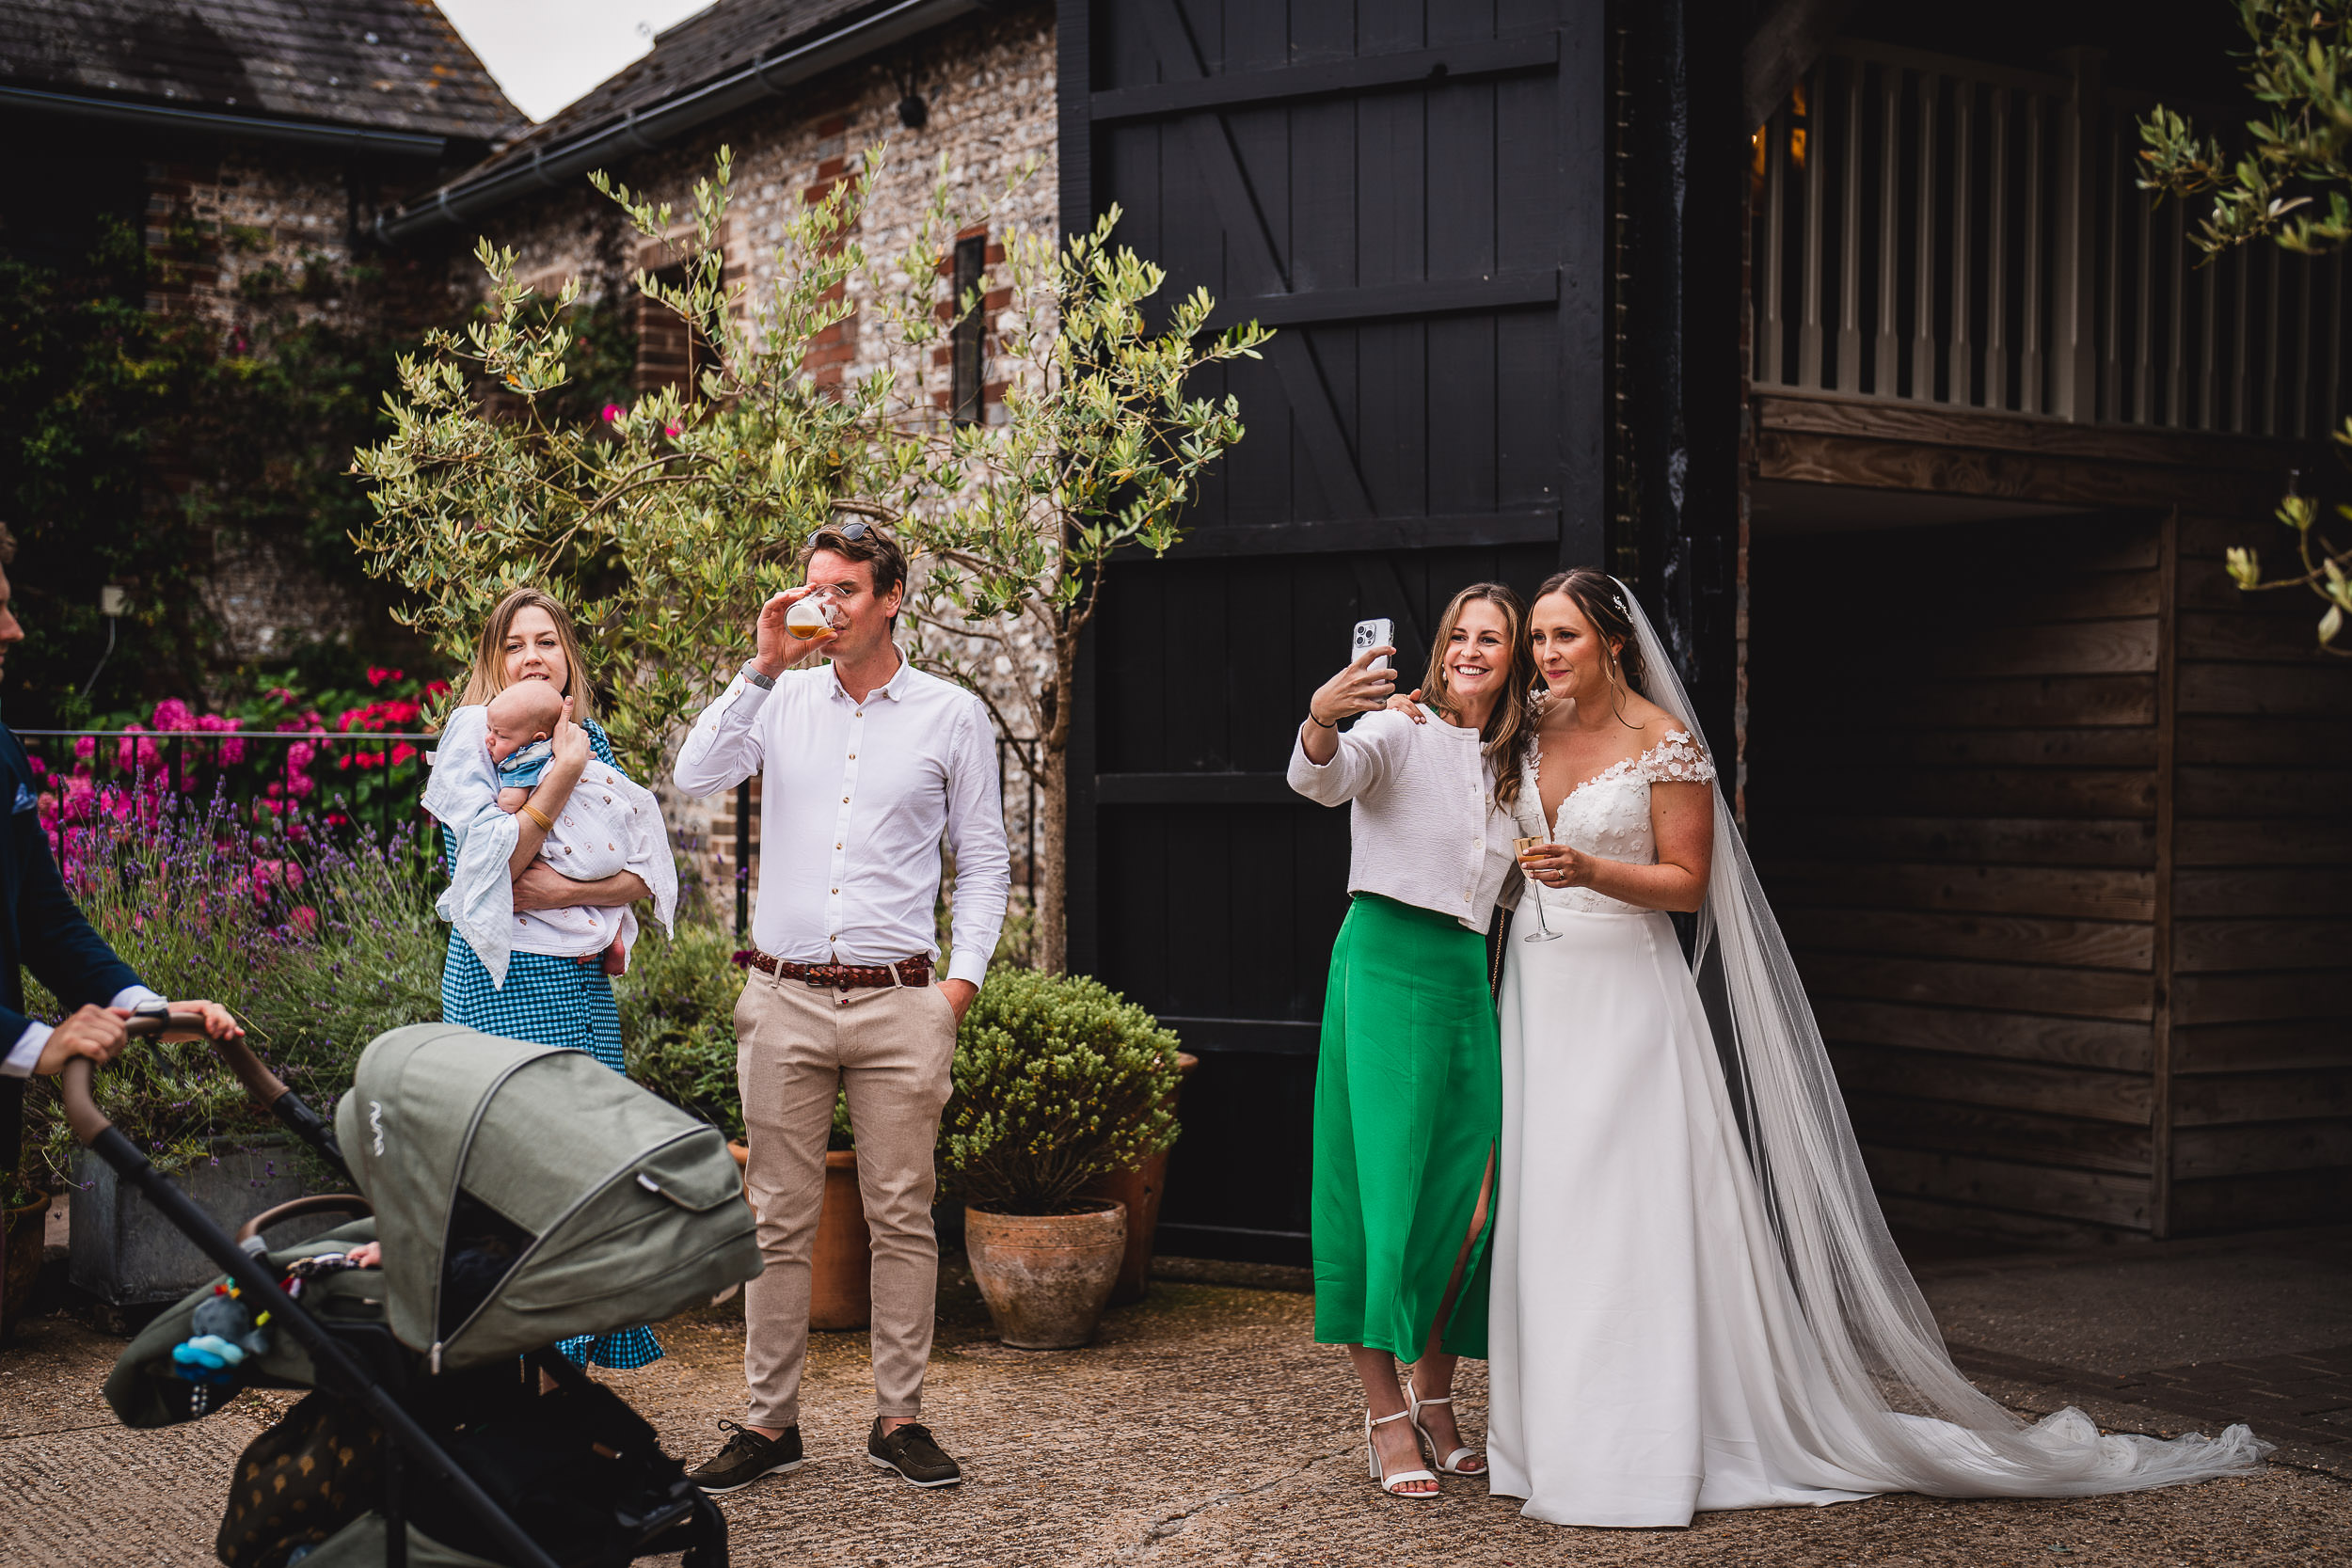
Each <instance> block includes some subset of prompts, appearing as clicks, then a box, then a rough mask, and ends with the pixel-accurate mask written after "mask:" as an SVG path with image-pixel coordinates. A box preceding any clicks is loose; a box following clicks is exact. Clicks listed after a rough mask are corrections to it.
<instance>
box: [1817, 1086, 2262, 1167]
mask: <svg viewBox="0 0 2352 1568" xmlns="http://www.w3.org/2000/svg"><path fill="white" fill-rule="evenodd" d="M1846 1111H1847V1114H1848V1115H1849V1116H1850V1117H1852V1119H1853V1127H1854V1135H1855V1136H1856V1137H1857V1138H1859V1139H1861V1140H1862V1141H1863V1142H1864V1143H1867V1144H1877V1145H1881V1146H1883V1147H1889V1148H1918V1149H1932V1150H1936V1151H1938V1152H1942V1153H1948V1154H1975V1155H1983V1156H1987V1157H1990V1158H1993V1159H1996V1160H2011V1161H2018V1162H2022V1163H2025V1164H2047V1163H2048V1162H2049V1160H2050V1157H2051V1154H2052V1152H2053V1151H2054V1150H2063V1151H2064V1158H2065V1160H2066V1162H2067V1164H2069V1166H2071V1167H2073V1168H2074V1169H2078V1170H2101V1171H2114V1172H2118V1173H2120V1174H2122V1175H2127V1176H2137V1175H2141V1174H2144V1173H2145V1172H2146V1171H2147V1169H2148V1160H2149V1135H2148V1129H2147V1127H2146V1125H2145V1124H2144V1123H2143V1124H2141V1125H2138V1126H2133V1125H2129V1124H2126V1123H2122V1122H2114V1121H2091V1120H2086V1119H2084V1118H2082V1117H2066V1116H2048V1115H2044V1114H2042V1113H2041V1112H2036V1111H2019V1110H2011V1109H2004V1108H1999V1107H1990V1106H1981V1105H1963V1104H1955V1103H1953V1102H1951V1101H1943V1100H1916V1099H1910V1098H1906V1097H1904V1096H1900V1095H1885V1094H1878V1093H1874V1092H1872V1091H1870V1090H1868V1089H1863V1088H1857V1087H1855V1086H1854V1085H1846ZM2216 1174H2217V1173H2216Z"/></svg>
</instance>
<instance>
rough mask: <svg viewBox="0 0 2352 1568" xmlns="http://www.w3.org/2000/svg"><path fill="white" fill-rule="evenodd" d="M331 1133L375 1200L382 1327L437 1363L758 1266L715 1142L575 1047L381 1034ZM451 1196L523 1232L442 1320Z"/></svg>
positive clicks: (425, 1030)
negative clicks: (496, 1274) (460, 1314)
mask: <svg viewBox="0 0 2352 1568" xmlns="http://www.w3.org/2000/svg"><path fill="white" fill-rule="evenodd" d="M335 1132H336V1136H337V1137H338V1138H339V1139H340V1140H341V1142H342V1149H343V1157H344V1159H345V1160H346V1161H347V1162H348V1163H349V1164H350V1166H351V1172H352V1176H353V1178H354V1179H355V1180H357V1181H358V1184H359V1190H360V1192H361V1193H362V1194H363V1195H365V1196H366V1197H367V1198H368V1200H369V1201H370V1202H371V1203H373V1205H374V1206H375V1220H376V1236H377V1238H378V1239H379V1240H380V1241H381V1242H382V1243H383V1246H384V1275H385V1299H386V1305H387V1307H388V1309H389V1322H390V1326H391V1330H392V1333H393V1334H394V1335H396V1336H397V1337H398V1338H400V1339H401V1341H402V1342H403V1343H405V1344H407V1345H410V1346H412V1347H414V1348H416V1349H418V1350H422V1351H428V1352H429V1353H430V1354H431V1355H432V1357H433V1366H434V1367H435V1368H436V1370H442V1369H446V1370H458V1369H461V1368H465V1367H472V1366H480V1365H482V1364H484V1363H485V1362H489V1361H494V1360H498V1359H500V1358H501V1357H505V1356H511V1355H516V1354H522V1353H523V1352H526V1351H532V1350H538V1349H540V1348H542V1347H545V1346H547V1345H549V1344H552V1343H554V1342H555V1341H556V1340H558V1339H564V1338H570V1337H572V1336H574V1335H579V1334H607V1333H611V1332H612V1331H614V1330H616V1329H621V1328H627V1327H628V1326H630V1325H631V1324H635V1323H651V1322H653V1321H655V1320H657V1319H660V1318H664V1317H667V1316H669V1315H670V1314H671V1313H673V1312H676V1311H679V1310H681V1309H683V1308H685V1307H691V1306H693V1305H695V1304H697V1303H699V1302H703V1301H707V1300H708V1299H709V1298H710V1297H712V1296H713V1295H716V1294H717V1293H719V1292H720V1291H723V1290H725V1289H726V1288H727V1287H729V1286H731V1285H737V1284H740V1283H741V1282H742V1281H744V1280H746V1279H749V1278H751V1277H752V1276H753V1275H756V1274H758V1273H759V1270H760V1258H759V1247H758V1243H757V1242H756V1241H755V1238H754V1234H753V1228H754V1225H753V1217H752V1212H751V1209H750V1206H749V1205H747V1204H745V1203H744V1202H743V1201H742V1191H743V1183H742V1177H741V1175H740V1174H739V1172H738V1171H737V1169H736V1164H735V1160H734V1157H733V1156H732V1155H730V1154H729V1153H728V1152H727V1147H726V1139H725V1137H724V1136H723V1134H721V1133H720V1132H719V1131H718V1129H716V1128H714V1127H711V1126H709V1125H708V1124H707V1123H705V1122H701V1121H697V1120H695V1119H694V1118H693V1117H690V1116H688V1115H687V1114H686V1113H685V1112H683V1111H681V1110H679V1109H677V1107H675V1106H674V1105H672V1104H670V1103H669V1102H668V1101H664V1100H661V1099H660V1098H658V1097H656V1096H654V1095H652V1094H648V1093H647V1092H646V1091H644V1089H641V1088H639V1087H638V1086H637V1085H634V1084H631V1083H630V1082H629V1081H628V1079H627V1078H625V1077H623V1076H622V1075H621V1074H619V1073H617V1072H614V1071H613V1070H612V1069H611V1068H608V1067H606V1066H605V1065H604V1064H603V1063H601V1062H599V1061H597V1060H596V1058H595V1057H593V1056H590V1055H588V1054H586V1053H582V1052H579V1051H567V1050H562V1049H558V1048H553V1047H548V1046H544V1045H532V1044H530V1043H529V1042H527V1041H523V1040H510V1039H501V1038H500V1037H497V1036H495V1035H485V1034H481V1033H479V1032H477V1031H475V1030H472V1029H467V1028H463V1027H460V1026H459V1025H457V1024H453V1023H418V1024H411V1025H409V1026H408V1027H407V1028H405V1029H394V1030H392V1031H391V1032H390V1033H389V1034H386V1035H382V1036H379V1037H377V1038H376V1040H375V1041H374V1043H373V1044H372V1045H370V1046H369V1047H368V1048H367V1050H366V1051H365V1052H364V1053H361V1055H360V1057H359V1066H358V1073H357V1074H356V1076H355V1077H354V1079H353V1083H352V1087H351V1092H350V1093H348V1094H346V1095H344V1096H343V1098H342V1103H341V1104H340V1105H338V1106H337V1107H336V1111H335ZM461 1196H470V1197H471V1198H472V1199H473V1200H474V1202H475V1203H478V1204H480V1205H481V1206H483V1207H485V1208H486V1209H488V1210H489V1211H491V1212H493V1213H495V1214H496V1215H498V1216H500V1217H501V1218H502V1219H503V1220H505V1221H507V1222H509V1223H510V1224H511V1225H512V1226H513V1227H516V1230H518V1231H520V1232H521V1233H522V1236H523V1237H524V1238H525V1239H524V1240H523V1241H522V1242H521V1243H519V1244H518V1248H517V1250H516V1254H515V1256H514V1258H513V1260H512V1261H511V1263H506V1264H505V1273H504V1275H503V1277H501V1278H500V1279H499V1281H498V1283H497V1285H496V1286H495V1287H494V1288H492V1289H491V1290H490V1291H489V1293H488V1295H487V1297H486V1298H485V1300H484V1301H483V1302H482V1304H481V1305H480V1306H479V1307H475V1308H474V1309H473V1310H472V1311H471V1312H469V1314H467V1316H466V1317H465V1319H464V1321H463V1322H450V1323H444V1322H443V1321H442V1317H443V1295H444V1286H445V1280H446V1278H447V1273H448V1271H447V1268H446V1264H447V1262H448V1255H449V1253H450V1251H451V1249H452V1247H453V1245H458V1246H462V1245H463V1244H464V1243H465V1239H464V1238H462V1237H461V1238H456V1239H454V1240H453V1237H452V1235H451V1224H452V1221H453V1218H455V1217H456V1216H457V1214H458V1213H459V1212H460V1202H461Z"/></svg>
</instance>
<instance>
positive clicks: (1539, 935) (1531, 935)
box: [1511, 838, 1560, 942]
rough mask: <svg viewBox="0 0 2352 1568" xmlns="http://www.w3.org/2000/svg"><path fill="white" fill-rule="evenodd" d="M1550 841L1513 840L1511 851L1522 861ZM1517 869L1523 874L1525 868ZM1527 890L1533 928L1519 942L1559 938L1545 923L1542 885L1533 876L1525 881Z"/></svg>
mask: <svg viewBox="0 0 2352 1568" xmlns="http://www.w3.org/2000/svg"><path fill="white" fill-rule="evenodd" d="M1550 843H1551V841H1550V840H1549V839H1547V838H1515V839H1513V840H1512V841H1511V849H1512V852H1513V853H1515V854H1517V855H1518V856H1519V857H1520V859H1521V860H1522V861H1524V860H1525V858H1526V857H1527V856H1529V855H1532V854H1534V852H1535V851H1536V850H1538V849H1542V848H1545V847H1549V845H1550ZM1519 869H1520V870H1521V871H1522V872H1524V871H1526V869H1527V868H1526V866H1525V865H1524V864H1522V865H1521V866H1520V867H1519ZM1527 890H1528V892H1529V893H1530V894H1532V895H1534V899H1535V928H1534V930H1532V931H1530V932H1528V933H1527V935H1525V936H1523V937H1521V938H1519V940H1520V941H1521V942H1551V941H1554V940H1555V939H1557V938H1558V937H1559V935H1560V933H1559V932H1557V931H1555V930H1553V929H1552V928H1551V927H1550V926H1549V925H1548V924H1546V923H1545V920H1544V887H1543V884H1542V883H1541V882H1538V881H1537V880H1536V879H1534V877H1533V876H1530V877H1529V878H1528V879H1527Z"/></svg>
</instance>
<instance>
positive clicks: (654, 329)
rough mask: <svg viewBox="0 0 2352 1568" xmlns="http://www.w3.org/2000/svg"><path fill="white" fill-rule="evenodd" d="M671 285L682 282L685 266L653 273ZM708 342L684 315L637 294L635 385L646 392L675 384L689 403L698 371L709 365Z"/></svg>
mask: <svg viewBox="0 0 2352 1568" xmlns="http://www.w3.org/2000/svg"><path fill="white" fill-rule="evenodd" d="M654 277H655V278H656V279H657V280H658V281H660V282H662V283H667V284H669V285H671V286H672V287H674V288H683V287H685V285H686V281H687V277H686V269H685V268H684V267H683V266H674V267H668V268H665V269H663V270H662V271H660V272H658V273H656V274H655V275H654ZM711 361H712V356H711V353H710V348H709V345H708V344H707V342H705V341H703V336H702V334H701V333H700V332H697V331H695V330H694V329H693V328H692V327H691V326H690V325H688V324H687V320H686V318H685V317H684V316H681V315H679V314H678V313H677V312H676V311H675V310H673V309H670V308H669V307H668V306H666V305H663V304H660V302H658V301H656V300H653V299H649V298H647V297H646V296H645V295H644V294H642V293H641V294H639V295H638V296H637V374H636V378H635V379H636V383H637V389H638V390H639V391H641V392H650V391H653V390H655V389H657V388H662V387H675V388H678V390H680V391H681V392H683V393H685V394H686V400H687V401H688V402H689V403H691V402H692V401H693V400H694V398H695V396H696V395H697V394H696V383H698V382H699V381H700V380H701V379H702V372H705V371H707V370H708V369H710V368H711Z"/></svg>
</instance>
